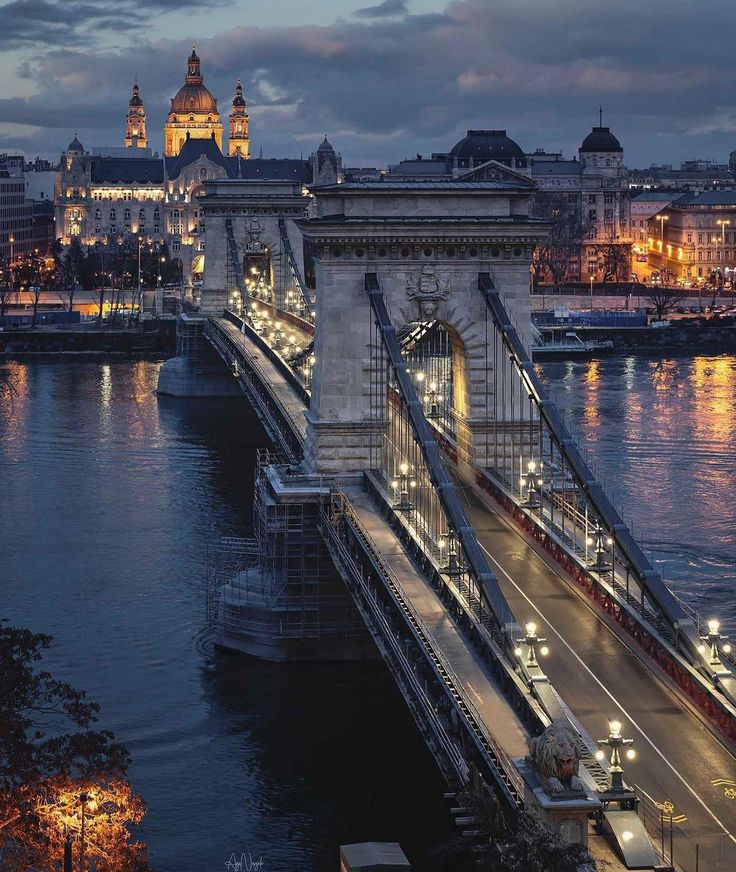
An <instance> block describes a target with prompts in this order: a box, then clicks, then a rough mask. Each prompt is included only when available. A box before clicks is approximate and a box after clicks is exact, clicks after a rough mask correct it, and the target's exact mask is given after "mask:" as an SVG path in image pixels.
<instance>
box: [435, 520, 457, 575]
mask: <svg viewBox="0 0 736 872" xmlns="http://www.w3.org/2000/svg"><path fill="white" fill-rule="evenodd" d="M438 545H439V549H440V562H441V566H440V572H443V573H444V574H445V575H450V576H458V575H462V572H463V571H462V567H461V566H460V561H459V560H458V555H457V536H456V535H455V531H454V530H453V529H452V527H450V528H449V529H448V531H447V533H446V534H445V535H444V536H443V537H442V538H441V539H440V541H439V542H438ZM445 549H447V562H446V563H443V562H442V561H443V559H444V553H445Z"/></svg>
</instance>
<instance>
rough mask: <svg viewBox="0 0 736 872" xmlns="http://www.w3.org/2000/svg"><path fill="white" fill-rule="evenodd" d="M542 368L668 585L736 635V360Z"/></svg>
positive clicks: (625, 360)
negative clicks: (720, 621) (735, 442)
mask: <svg viewBox="0 0 736 872" xmlns="http://www.w3.org/2000/svg"><path fill="white" fill-rule="evenodd" d="M540 370H541V375H542V379H543V381H544V382H545V383H546V384H547V385H548V386H549V388H550V391H551V393H552V394H553V396H554V397H555V399H556V400H557V402H558V403H559V404H560V405H561V406H562V408H563V414H564V417H565V420H566V422H567V423H568V424H569V425H571V427H572V429H573V433H574V434H577V435H578V436H580V437H581V438H582V439H583V440H584V445H585V447H586V449H587V452H588V457H589V458H591V459H592V460H593V462H594V465H595V466H596V468H597V469H598V472H599V474H600V475H601V476H602V478H604V480H605V482H606V485H607V487H608V490H609V494H613V496H614V499H615V503H616V507H617V508H619V507H621V508H622V509H623V514H624V516H625V517H626V519H627V520H630V519H633V528H634V533H635V536H636V538H637V539H639V538H640V537H642V536H643V544H644V546H645V549H646V551H647V553H650V552H652V553H653V556H654V559H655V560H656V565H657V567H658V568H659V569H660V570H661V571H662V572H663V573H664V575H665V578H666V579H667V581H668V582H669V583H670V584H671V585H673V586H674V588H675V590H676V591H677V593H678V594H680V595H681V596H683V597H684V598H686V599H688V600H689V601H690V602H692V603H693V605H695V606H696V607H697V608H698V609H699V610H700V611H701V612H702V613H703V614H704V615H705V616H706V617H709V616H719V617H720V618H721V619H722V621H723V622H724V625H725V626H726V627H727V628H730V629H731V631H732V632H733V631H734V630H736V499H734V494H735V493H736V446H735V444H734V439H735V438H736V357H735V356H733V355H722V356H718V357H704V356H698V357H676V358H666V359H664V360H662V359H656V360H655V359H651V358H648V357H634V356H630V357H611V358H604V359H601V360H597V361H575V362H572V361H568V362H554V363H545V364H544V365H543V366H541V367H540Z"/></svg>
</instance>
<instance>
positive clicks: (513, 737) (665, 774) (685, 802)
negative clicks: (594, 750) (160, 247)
mask: <svg viewBox="0 0 736 872" xmlns="http://www.w3.org/2000/svg"><path fill="white" fill-rule="evenodd" d="M219 323H220V324H221V325H225V326H226V327H227V329H228V331H229V334H230V335H231V336H232V339H233V341H234V342H236V343H237V344H238V345H239V346H240V347H242V348H244V349H246V350H247V352H248V354H249V356H250V359H251V360H252V361H253V365H254V369H256V370H257V371H258V373H259V374H260V377H262V378H264V379H267V380H269V381H270V380H271V379H273V381H270V388H271V390H272V392H273V393H274V396H277V397H278V398H279V402H281V403H282V404H283V405H284V406H285V407H286V409H287V410H288V414H289V417H291V418H292V420H295V421H298V422H299V429H300V434H303V433H304V430H305V425H304V423H303V422H304V411H305V405H304V402H303V401H302V400H301V399H300V398H299V397H298V396H296V394H295V392H294V390H293V388H292V387H291V386H290V385H289V383H288V382H287V381H286V379H285V378H284V377H283V376H282V375H281V373H280V372H279V371H278V369H277V368H276V367H275V366H274V365H273V364H272V363H271V362H270V361H269V360H268V358H266V356H265V355H264V354H263V353H262V352H260V351H259V350H258V349H257V347H256V346H255V345H254V344H253V343H252V342H251V341H250V340H249V339H248V338H247V337H244V336H243V334H242V333H241V332H240V331H239V330H238V329H237V327H235V326H233V325H232V324H229V323H228V322H223V320H222V319H220V321H219ZM463 492H464V493H465V496H466V500H467V504H468V510H469V511H468V514H469V519H470V521H471V523H472V524H473V526H474V529H475V531H476V534H477V536H478V540H479V542H480V544H481V546H482V547H483V549H484V551H485V553H486V555H487V556H488V559H489V561H490V563H491V565H492V567H493V568H494V570H495V571H496V573H497V575H498V578H499V582H500V584H501V587H502V590H503V592H504V594H505V596H506V598H507V600H508V602H509V605H510V606H511V609H512V611H513V612H514V614H515V615H516V617H517V619H518V620H520V621H521V622H522V623H523V622H524V621H525V620H529V619H532V618H533V617H536V618H537V619H538V622H539V624H540V625H541V627H540V632H542V633H543V634H545V635H546V637H547V639H548V644H549V647H550V655H549V657H547V658H546V659H545V660H544V663H543V664H542V665H543V667H544V669H545V672H546V673H547V674H548V675H549V677H550V680H551V681H552V684H553V685H554V687H555V688H556V690H557V691H558V692H559V694H560V695H561V696H562V698H563V700H564V701H565V703H567V705H568V706H569V707H570V709H571V710H572V711H573V712H574V713H575V715H576V717H577V718H578V719H579V720H580V722H581V723H582V725H583V726H584V727H585V728H586V730H587V731H588V732H589V733H590V734H591V735H592V736H593V737H594V738H602V737H603V736H604V735H605V734H606V731H607V730H606V727H607V719H608V718H609V717H613V716H614V715H620V716H621V717H622V720H623V722H624V730H625V733H626V735H627V736H629V737H631V738H633V739H634V740H635V747H636V749H637V752H638V753H637V757H636V759H635V760H634V761H628V760H627V761H625V778H626V780H627V782H629V783H631V784H636V785H637V786H638V787H639V788H640V789H641V791H642V792H643V793H644V795H645V796H647V797H649V798H651V800H652V801H654V802H659V803H664V802H665V801H669V802H671V803H673V804H674V807H675V811H674V814H675V815H685V816H686V817H687V821H685V822H684V823H683V824H682V828H683V829H684V830H685V831H686V833H687V839H688V841H689V844H688V845H687V850H688V852H689V854H688V855H686V854H685V850H684V846H681V847H676V849H675V861H676V863H677V865H678V866H681V867H682V868H683V869H685V870H686V872H695V856H694V851H695V847H694V846H695V844H696V843H698V844H699V845H700V863H699V869H698V872H732V870H736V799H730V798H729V796H728V794H727V788H728V785H724V784H720V785H716V784H713V782H714V781H719V780H722V779H726V780H730V781H731V782H732V783H735V784H736V761H735V760H734V755H733V754H732V753H730V752H729V750H727V749H726V747H725V746H724V745H723V744H722V743H721V742H720V741H719V740H718V739H717V738H716V737H715V736H714V735H713V734H712V733H711V732H710V730H709V729H707V728H706V727H705V726H704V725H703V724H702V723H701V721H700V720H699V718H698V717H697V716H696V715H695V714H694V713H693V712H692V711H691V709H690V708H689V707H688V706H687V705H686V704H685V703H684V702H683V701H682V700H681V699H680V698H679V697H677V696H676V695H675V694H674V692H672V691H670V690H669V689H668V688H667V687H666V686H665V685H664V683H663V682H662V681H661V680H660V679H659V678H658V677H657V676H656V675H655V674H654V673H653V672H652V671H651V669H650V668H649V665H648V664H647V663H643V662H642V661H641V660H640V659H639V657H638V656H637V654H636V653H634V651H633V650H632V649H631V648H629V647H628V645H627V644H626V642H624V641H623V640H622V639H620V638H619V637H618V636H617V635H615V634H614V633H613V631H612V630H610V629H609V628H608V626H607V625H606V624H605V623H604V622H603V620H602V619H601V618H600V617H598V615H597V614H596V613H595V612H593V611H592V609H591V608H590V606H589V605H588V603H587V602H586V601H585V600H584V599H583V598H582V595H580V594H579V593H578V592H577V591H575V590H573V589H572V587H571V586H570V584H569V583H568V581H567V580H566V579H565V577H564V575H563V573H562V572H561V570H560V569H559V568H558V567H557V566H556V565H555V564H554V562H553V561H552V560H551V558H549V557H548V556H547V555H546V554H544V552H542V551H541V550H539V549H538V548H537V546H536V545H534V544H533V543H532V542H531V541H529V540H527V539H526V538H525V537H524V536H523V534H522V533H521V532H520V531H519V530H518V528H517V527H515V526H513V525H512V524H511V522H510V521H507V520H506V518H505V516H504V515H503V513H502V510H501V509H500V508H497V507H494V506H493V504H492V503H491V501H490V498H487V497H484V500H486V499H487V500H488V503H486V502H481V501H480V499H479V498H478V497H477V496H476V495H475V494H474V493H473V492H471V491H470V490H469V488H467V487H463ZM350 498H351V499H358V497H357V495H356V494H353V493H352V492H351V494H350ZM358 504H359V505H360V506H361V512H364V513H365V514H364V517H365V521H366V523H370V524H374V523H375V521H373V520H371V517H370V513H369V512H368V509H367V506H368V505H369V498H368V497H367V496H364V495H362V494H361V495H360V498H359V501H358ZM388 550H389V553H388V554H386V555H382V556H383V557H385V558H386V559H388V558H389V557H390V558H391V561H392V562H393V563H394V564H395V565H396V566H397V567H399V568H401V566H402V565H403V564H402V556H401V555H400V554H399V553H397V552H396V551H395V548H393V546H392V547H391V548H389V549H388ZM403 559H405V560H406V559H407V558H405V557H404V558H403ZM425 588H426V591H424V592H422V593H421V596H419V594H417V596H418V599H417V601H418V602H420V603H422V607H423V608H426V609H427V610H428V611H427V614H428V617H429V619H430V620H431V621H432V622H433V624H434V626H435V628H436V629H437V631H438V632H440V631H442V632H443V633H444V632H447V633H449V632H450V630H449V627H450V626H452V625H451V622H450V621H449V619H445V620H444V621H443V620H442V619H441V617H440V616H438V615H437V614H433V611H432V610H433V608H434V605H436V604H433V603H432V597H431V596H429V594H430V593H431V591H430V590H429V588H428V587H426V585H425ZM438 641H439V640H438ZM448 644H449V640H448ZM458 644H459V642H458V640H457V639H455V640H453V643H452V645H449V648H450V650H452V648H453V646H457V645H458ZM455 650H456V651H459V650H460V649H459V648H455ZM463 668H464V667H463ZM467 668H468V670H469V672H468V677H469V680H470V685H469V686H468V691H469V692H470V694H471V699H472V701H473V702H474V704H475V705H476V707H477V705H478V702H479V700H478V698H477V697H476V696H475V693H477V694H478V696H480V698H481V701H482V702H484V703H485V702H487V703H488V704H489V706H490V708H489V710H488V714H489V718H490V717H491V716H492V715H493V717H492V719H491V720H490V721H489V723H488V727H489V729H490V730H491V731H492V732H493V733H494V734H495V733H496V732H497V731H498V730H500V729H501V728H500V726H499V725H500V723H501V722H502V721H505V720H506V715H505V714H502V712H501V710H500V709H497V710H495V712H494V709H495V707H496V706H499V705H501V706H502V705H503V703H502V702H500V701H498V700H497V699H493V696H492V695H493V690H492V685H483V684H482V683H481V682H480V677H479V675H478V672H477V671H475V668H474V667H473V665H472V663H471V662H470V661H467ZM499 715H500V717H499ZM512 725H513V726H512ZM518 728H520V727H519V725H518V722H516V719H515V716H512V715H509V726H508V732H504V735H505V737H506V738H505V739H504V744H506V743H508V747H509V748H510V749H515V748H516V749H518V748H520V747H521V746H520V744H519V740H520V735H519V734H518V733H517V732H516V730H517V729H518ZM504 729H506V728H504ZM509 753H511V754H513V755H515V754H518V753H521V754H523V753H525V751H524V749H521V750H520V751H517V750H510V751H509ZM678 841H681V840H679V839H678Z"/></svg>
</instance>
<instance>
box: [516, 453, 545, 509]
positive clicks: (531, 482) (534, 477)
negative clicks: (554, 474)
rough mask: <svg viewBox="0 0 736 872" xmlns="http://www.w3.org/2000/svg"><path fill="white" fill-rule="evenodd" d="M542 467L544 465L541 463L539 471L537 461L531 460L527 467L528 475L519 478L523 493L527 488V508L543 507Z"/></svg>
mask: <svg viewBox="0 0 736 872" xmlns="http://www.w3.org/2000/svg"><path fill="white" fill-rule="evenodd" d="M542 467H543V464H542V463H540V464H539V470H537V464H536V461H534V460H530V461H529V462H528V463H527V465H526V470H527V471H526V474H522V475H521V476H520V478H519V484H520V485H521V488H522V492H523V489H524V487H525V486H526V488H527V497H526V504H525V505H527V506H530V507H532V506H537V505H539V506H541V504H542V484H543V480H542Z"/></svg>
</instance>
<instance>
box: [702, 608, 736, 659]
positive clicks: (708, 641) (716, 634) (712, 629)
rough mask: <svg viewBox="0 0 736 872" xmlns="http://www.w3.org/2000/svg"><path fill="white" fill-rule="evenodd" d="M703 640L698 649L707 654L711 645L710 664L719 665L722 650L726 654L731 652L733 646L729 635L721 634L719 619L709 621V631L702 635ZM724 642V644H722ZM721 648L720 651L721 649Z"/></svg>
mask: <svg viewBox="0 0 736 872" xmlns="http://www.w3.org/2000/svg"><path fill="white" fill-rule="evenodd" d="M700 638H701V639H702V640H703V641H702V643H701V644H700V645H698V650H699V651H700V653H701V654H705V652H706V650H707V648H706V645H707V646H708V647H710V665H711V666H718V665H719V664H720V662H721V658H720V651H722V652H723V653H724V654H730V653H731V646H730V645H729V644H728V641H727V640H728V636H722V635H721V625H720V622H719V621H716V620H715V619H714V620H710V621H708V632H707V633H706V634H705V635H703V636H701V637H700ZM721 642H723V643H724V644H721ZM719 649H720V651H719Z"/></svg>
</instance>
